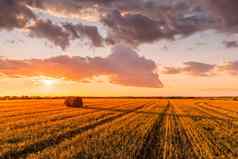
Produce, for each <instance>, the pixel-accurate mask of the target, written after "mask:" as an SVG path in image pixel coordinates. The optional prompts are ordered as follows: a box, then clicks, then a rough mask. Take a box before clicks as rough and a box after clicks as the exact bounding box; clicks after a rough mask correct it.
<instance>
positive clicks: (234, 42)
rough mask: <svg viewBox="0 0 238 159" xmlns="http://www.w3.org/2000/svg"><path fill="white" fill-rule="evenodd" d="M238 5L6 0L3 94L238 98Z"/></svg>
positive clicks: (1, 40)
mask: <svg viewBox="0 0 238 159" xmlns="http://www.w3.org/2000/svg"><path fill="white" fill-rule="evenodd" d="M237 83H238V1H237V0H21V1H20V0H0V96H8V95H10V96H22V95H28V96H69V95H80V96H237V95H238V94H237V92H238V85H237Z"/></svg>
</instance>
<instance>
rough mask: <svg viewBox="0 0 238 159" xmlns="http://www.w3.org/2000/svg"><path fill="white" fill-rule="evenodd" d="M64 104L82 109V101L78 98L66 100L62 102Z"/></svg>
mask: <svg viewBox="0 0 238 159" xmlns="http://www.w3.org/2000/svg"><path fill="white" fill-rule="evenodd" d="M64 104H65V105H66V106H68V107H77V108H82V107H83V99H82V98H80V97H70V98H66V99H65V101H64Z"/></svg>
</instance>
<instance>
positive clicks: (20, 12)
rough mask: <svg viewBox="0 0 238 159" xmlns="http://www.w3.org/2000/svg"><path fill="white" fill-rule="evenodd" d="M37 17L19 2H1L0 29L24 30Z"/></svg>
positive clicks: (11, 0) (13, 0)
mask: <svg viewBox="0 0 238 159" xmlns="http://www.w3.org/2000/svg"><path fill="white" fill-rule="evenodd" d="M34 18H35V16H34V14H33V13H32V12H31V10H30V9H28V8H27V7H26V6H25V5H24V3H21V2H20V1H17V0H0V29H6V30H12V29H14V28H24V27H25V26H26V25H27V23H28V22H29V21H30V20H32V19H34Z"/></svg>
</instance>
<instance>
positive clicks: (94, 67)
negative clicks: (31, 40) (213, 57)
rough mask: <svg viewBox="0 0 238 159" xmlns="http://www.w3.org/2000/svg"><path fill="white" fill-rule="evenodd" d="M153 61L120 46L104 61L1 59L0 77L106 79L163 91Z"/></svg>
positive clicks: (93, 59) (80, 58)
mask: <svg viewBox="0 0 238 159" xmlns="http://www.w3.org/2000/svg"><path fill="white" fill-rule="evenodd" d="M156 68H157V66H156V64H155V63H154V61H152V60H148V59H146V58H144V57H142V56H139V55H138V54H137V53H136V52H134V51H133V50H131V49H129V48H127V47H124V46H122V45H118V46H116V47H114V48H113V49H112V53H111V54H110V55H109V56H108V57H105V58H101V57H93V58H87V57H86V58H84V57H79V56H74V57H69V56H57V57H52V58H48V59H31V60H9V59H0V73H3V74H6V75H9V76H40V75H44V76H50V77H64V78H66V79H70V80H75V81H84V80H85V79H90V78H93V77H95V76H100V75H106V76H108V77H109V78H110V82H111V83H113V84H120V85H125V86H136V87H162V83H161V82H160V80H159V76H158V74H157V73H155V72H154V71H155V70H156Z"/></svg>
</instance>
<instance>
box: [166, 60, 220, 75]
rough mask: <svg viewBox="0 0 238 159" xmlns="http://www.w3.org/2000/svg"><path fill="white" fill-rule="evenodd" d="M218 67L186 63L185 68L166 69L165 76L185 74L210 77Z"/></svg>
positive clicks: (191, 62) (192, 62)
mask: <svg viewBox="0 0 238 159" xmlns="http://www.w3.org/2000/svg"><path fill="white" fill-rule="evenodd" d="M215 67H216V65H211V64H206V63H200V62H194V61H190V62H185V63H184V67H178V68H176V67H164V71H163V73H164V74H179V73H185V74H189V75H192V76H210V75H213V70H214V69H215Z"/></svg>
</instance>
